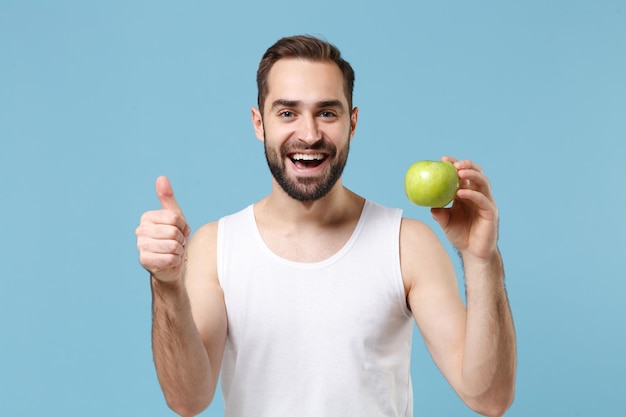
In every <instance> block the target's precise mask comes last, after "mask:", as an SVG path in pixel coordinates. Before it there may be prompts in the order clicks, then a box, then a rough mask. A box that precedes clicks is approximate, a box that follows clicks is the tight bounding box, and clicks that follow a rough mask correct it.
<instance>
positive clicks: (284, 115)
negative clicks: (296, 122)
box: [278, 110, 295, 119]
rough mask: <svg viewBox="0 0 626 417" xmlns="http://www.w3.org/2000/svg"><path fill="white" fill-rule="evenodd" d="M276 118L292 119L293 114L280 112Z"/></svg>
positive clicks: (288, 111)
mask: <svg viewBox="0 0 626 417" xmlns="http://www.w3.org/2000/svg"><path fill="white" fill-rule="evenodd" d="M278 116H279V117H281V118H283V119H291V118H292V117H294V116H295V115H294V113H293V112H292V111H290V110H282V111H281V112H279V113H278Z"/></svg>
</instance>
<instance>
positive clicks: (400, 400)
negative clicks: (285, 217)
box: [217, 201, 413, 417]
mask: <svg viewBox="0 0 626 417" xmlns="http://www.w3.org/2000/svg"><path fill="white" fill-rule="evenodd" d="M401 216H402V212H401V210H399V209H390V208H386V207H382V206H379V205H377V204H374V203H372V202H370V201H366V203H365V206H364V208H363V212H362V213H361V217H360V219H359V222H358V224H357V226H356V228H355V230H354V232H353V234H352V236H351V237H350V239H349V240H348V242H347V243H346V244H345V246H344V247H343V248H342V249H340V250H339V251H338V252H337V253H336V254H335V255H333V256H332V257H330V258H328V259H326V260H324V261H321V262H317V263H299V262H292V261H288V260H286V259H284V258H281V257H279V256H277V255H276V254H275V253H273V252H272V251H271V250H270V249H269V248H268V247H267V246H266V245H265V243H264V241H263V239H262V238H261V235H260V233H259V231H258V229H257V226H256V222H255V219H254V211H253V206H249V207H247V208H246V209H244V210H242V211H240V212H239V213H236V214H233V215H230V216H227V217H224V218H222V219H220V221H219V227H218V249H217V250H218V261H217V266H218V274H219V279H220V283H221V286H222V288H223V290H224V296H225V300H226V310H227V313H228V337H227V341H226V350H225V353H224V359H223V364H222V374H221V379H222V392H223V395H224V405H225V417H293V416H299V417H308V416H310V417H355V416H358V417H369V416H371V417H374V416H376V417H378V416H402V417H408V416H413V395H412V387H411V378H410V356H411V340H412V332H413V319H412V316H411V313H410V311H409V310H408V308H407V304H406V297H405V294H404V286H403V283H402V276H401V272H400V254H399V238H400V237H399V236H400V220H401Z"/></svg>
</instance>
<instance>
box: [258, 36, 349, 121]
mask: <svg viewBox="0 0 626 417" xmlns="http://www.w3.org/2000/svg"><path fill="white" fill-rule="evenodd" d="M283 58H303V59H307V60H310V61H331V62H334V63H335V64H337V66H338V67H339V69H340V70H341V73H342V74H343V79H344V92H345V94H346V98H347V99H348V108H349V109H352V91H353V89H354V70H353V69H352V66H350V64H349V63H348V62H347V61H345V60H344V59H343V58H342V57H341V52H340V51H339V49H338V48H337V47H336V46H335V45H332V44H330V43H328V42H326V41H323V40H321V39H318V38H316V37H314V36H309V35H299V36H290V37H285V38H282V39H279V40H278V41H277V42H276V43H275V44H274V45H272V46H270V47H269V48H268V49H267V51H265V54H264V55H263V58H262V59H261V62H260V63H259V69H258V70H257V73H256V83H257V88H258V97H257V104H258V106H259V110H260V111H261V114H263V105H264V103H265V97H266V96H267V93H268V90H269V87H268V85H267V76H268V74H269V72H270V70H271V69H272V67H273V66H274V64H275V63H276V62H277V61H278V60H280V59H283Z"/></svg>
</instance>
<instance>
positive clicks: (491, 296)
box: [462, 252, 516, 415]
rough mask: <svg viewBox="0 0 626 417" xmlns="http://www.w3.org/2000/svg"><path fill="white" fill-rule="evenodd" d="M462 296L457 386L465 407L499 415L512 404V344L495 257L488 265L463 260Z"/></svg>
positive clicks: (512, 332)
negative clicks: (462, 333) (464, 301)
mask: <svg viewBox="0 0 626 417" xmlns="http://www.w3.org/2000/svg"><path fill="white" fill-rule="evenodd" d="M462 257H463V264H464V270H465V277H466V287H467V289H466V291H467V326H466V334H465V345H464V346H465V347H464V352H463V366H462V381H463V390H464V394H465V395H466V396H467V398H466V399H467V402H468V403H470V406H472V408H474V409H475V410H477V411H478V412H481V413H483V414H487V415H501V414H503V413H504V411H506V409H507V408H508V407H509V406H510V404H511V402H512V400H513V394H514V386H515V371H516V341H515V330H514V326H513V319H512V315H511V310H510V307H509V302H508V297H507V294H506V289H505V286H504V268H503V265H502V258H501V256H500V254H499V252H495V253H494V254H493V256H492V257H491V259H489V260H488V261H484V260H478V259H474V258H472V257H471V256H470V255H462Z"/></svg>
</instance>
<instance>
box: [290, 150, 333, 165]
mask: <svg viewBox="0 0 626 417" xmlns="http://www.w3.org/2000/svg"><path fill="white" fill-rule="evenodd" d="M289 159H291V162H293V164H294V165H295V166H296V168H315V167H318V166H319V165H321V164H322V162H324V160H325V159H326V155H324V154H322V153H294V154H291V155H290V156H289Z"/></svg>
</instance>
